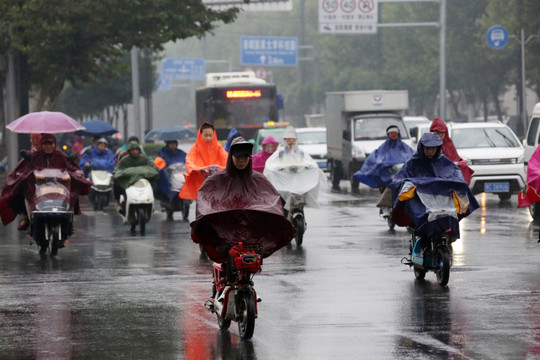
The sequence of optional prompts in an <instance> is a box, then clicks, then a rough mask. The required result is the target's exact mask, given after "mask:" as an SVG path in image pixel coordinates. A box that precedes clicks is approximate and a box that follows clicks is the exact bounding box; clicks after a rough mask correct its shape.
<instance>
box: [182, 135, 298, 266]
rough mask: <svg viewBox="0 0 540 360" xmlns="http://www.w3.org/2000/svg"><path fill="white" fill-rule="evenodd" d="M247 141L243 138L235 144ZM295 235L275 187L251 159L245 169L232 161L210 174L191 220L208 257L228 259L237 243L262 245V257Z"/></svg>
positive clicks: (200, 192)
mask: <svg viewBox="0 0 540 360" xmlns="http://www.w3.org/2000/svg"><path fill="white" fill-rule="evenodd" d="M239 143H243V144H246V143H247V142H246V141H245V140H244V139H243V138H241V137H240V138H237V139H235V140H234V141H233V143H232V146H231V153H232V148H234V146H235V145H236V144H239ZM293 237H294V227H293V225H292V223H291V222H290V221H289V220H287V218H285V216H284V215H283V207H282V205H281V199H280V197H279V194H278V192H277V191H276V189H275V188H274V187H273V186H272V184H270V182H269V181H268V180H267V179H266V178H265V177H264V175H262V174H259V173H258V172H252V169H251V161H250V162H249V164H248V166H247V168H246V169H244V170H238V169H237V168H236V167H235V166H234V164H233V163H232V154H231V155H229V158H228V160H227V167H226V169H225V170H223V171H220V172H218V173H216V174H214V175H211V176H210V177H208V178H207V179H206V180H205V182H204V184H203V185H202V186H201V188H200V190H199V194H198V199H197V208H196V218H195V221H193V222H192V223H191V238H192V239H193V241H194V242H196V243H200V244H202V245H203V246H204V248H205V250H206V252H207V254H208V257H209V258H210V259H211V260H213V261H215V262H225V261H226V260H227V253H228V251H229V249H230V248H231V247H232V246H233V245H235V244H236V243H238V242H243V243H244V244H245V245H256V246H260V247H262V251H261V252H262V255H263V257H267V256H269V255H271V254H272V253H273V252H275V251H276V250H278V249H280V248H281V247H283V246H285V245H287V244H288V243H289V242H290V241H291V239H292V238H293Z"/></svg>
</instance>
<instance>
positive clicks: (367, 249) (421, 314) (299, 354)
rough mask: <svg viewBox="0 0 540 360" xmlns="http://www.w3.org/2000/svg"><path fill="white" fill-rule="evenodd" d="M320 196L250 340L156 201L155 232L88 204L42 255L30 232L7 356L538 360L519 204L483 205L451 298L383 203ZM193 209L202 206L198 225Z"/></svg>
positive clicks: (18, 249) (539, 301)
mask: <svg viewBox="0 0 540 360" xmlns="http://www.w3.org/2000/svg"><path fill="white" fill-rule="evenodd" d="M342 188H343V190H344V191H343V192H342V193H339V194H336V193H331V192H330V191H329V189H323V191H322V193H321V195H320V197H319V202H320V205H321V207H320V209H306V219H307V223H308V226H307V232H306V234H305V238H304V245H303V246H302V247H301V248H298V247H297V246H296V245H295V244H294V242H293V244H292V245H291V246H289V247H286V248H283V249H282V250H280V251H278V252H276V253H275V254H274V255H273V256H271V257H269V258H267V259H265V261H264V265H263V270H262V272H261V273H260V274H257V275H256V276H255V278H254V282H255V288H256V290H257V294H258V296H259V297H261V298H262V302H260V303H259V304H258V312H259V316H258V318H257V320H256V323H255V324H256V325H255V334H254V336H253V339H252V340H250V341H242V340H240V339H239V337H238V329H237V326H236V323H234V322H233V323H232V325H231V328H230V330H229V331H220V330H219V328H218V325H217V321H216V317H215V315H214V314H212V313H211V312H209V311H208V310H206V309H205V307H204V306H203V305H204V301H205V300H206V299H208V298H209V297H210V296H211V287H212V278H211V267H212V264H211V262H209V261H208V260H206V259H204V258H201V256H200V252H199V247H198V245H197V244H195V243H193V242H192V241H191V238H190V235H189V234H190V227H189V224H188V223H187V222H183V221H182V220H181V216H180V214H178V213H177V214H175V221H174V222H167V221H166V220H165V214H164V213H162V212H161V211H160V209H159V205H157V210H156V212H155V213H154V217H153V218H152V220H151V222H150V224H149V225H148V228H147V233H146V236H144V237H142V236H139V235H137V236H130V232H129V228H128V227H127V226H124V225H122V223H121V220H120V217H119V216H118V215H117V214H116V213H115V212H114V211H113V207H112V205H109V206H108V207H107V208H106V209H105V211H93V210H91V207H90V206H89V204H88V202H87V199H82V207H83V209H82V210H83V215H82V216H80V217H78V218H77V219H76V225H75V231H76V233H75V235H74V236H73V237H72V238H71V239H70V242H69V244H68V245H67V246H66V247H65V248H63V249H60V251H59V254H58V256H57V257H56V258H50V257H49V256H46V257H40V255H39V254H38V249H37V247H36V246H35V245H30V239H29V238H28V237H26V236H24V233H23V232H19V231H17V230H16V226H17V224H16V223H17V222H16V221H15V222H14V223H12V224H10V225H9V226H7V227H4V228H3V229H4V230H3V234H2V236H1V238H2V242H1V244H0V269H1V274H0V287H1V295H0V359H113V358H114V359H265V360H267V359H310V360H311V359H482V360H484V359H538V358H540V263H539V261H538V259H539V258H540V245H539V244H538V243H537V240H538V226H537V225H535V224H533V223H532V222H531V219H532V218H531V217H530V215H529V212H528V209H518V208H517V199H516V196H513V198H512V199H511V200H510V201H507V202H500V201H499V199H498V197H497V196H495V195H485V194H480V195H478V196H477V199H478V202H479V204H480V205H481V208H479V209H478V210H476V211H475V212H474V213H473V214H472V215H471V216H470V217H469V218H467V219H465V220H463V221H462V222H461V239H460V240H458V241H457V242H455V243H454V246H453V248H454V264H453V267H452V270H451V272H450V281H449V284H448V287H446V288H441V287H440V286H439V285H438V284H437V281H436V277H435V274H434V273H431V272H430V273H428V274H427V275H426V279H425V281H418V280H415V278H414V274H413V271H412V269H410V268H409V267H408V266H406V265H402V264H401V263H400V261H401V259H402V258H403V257H405V256H408V249H409V246H408V239H409V236H410V235H409V234H408V233H407V231H406V230H405V229H404V228H396V229H395V231H390V230H389V229H388V227H387V225H386V223H385V222H384V220H383V219H382V218H380V217H379V215H378V210H377V209H376V208H375V203H376V201H377V199H378V192H377V191H374V190H370V189H368V188H367V187H361V194H360V196H352V195H351V194H349V193H348V192H346V190H345V189H346V188H347V187H346V182H342ZM194 213H195V206H194V204H193V205H192V207H191V213H190V218H191V219H193V217H194Z"/></svg>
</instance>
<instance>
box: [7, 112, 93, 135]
mask: <svg viewBox="0 0 540 360" xmlns="http://www.w3.org/2000/svg"><path fill="white" fill-rule="evenodd" d="M6 128H8V129H9V130H11V131H13V132H15V133H23V134H41V133H49V134H58V133H68V132H74V131H77V130H84V126H82V125H81V124H79V123H78V122H77V121H75V120H73V119H72V118H71V117H69V116H68V115H66V114H64V113H61V112H54V111H40V112H32V113H29V114H26V115H24V116H22V117H20V118H18V119H17V120H15V121H12V122H10V123H9V124H8V125H7V126H6Z"/></svg>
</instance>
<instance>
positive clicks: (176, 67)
mask: <svg viewBox="0 0 540 360" xmlns="http://www.w3.org/2000/svg"><path fill="white" fill-rule="evenodd" d="M205 74H206V68H205V61H204V59H199V58H165V59H163V60H162V68H161V76H162V77H163V78H164V79H166V80H169V81H172V80H204V78H205Z"/></svg>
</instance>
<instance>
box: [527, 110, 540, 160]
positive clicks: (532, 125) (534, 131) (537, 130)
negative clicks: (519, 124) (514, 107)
mask: <svg viewBox="0 0 540 360" xmlns="http://www.w3.org/2000/svg"><path fill="white" fill-rule="evenodd" d="M539 142H540V103H537V104H536V105H534V108H533V113H532V117H531V121H530V122H529V128H528V129H527V136H526V137H525V139H523V147H524V148H525V165H527V163H528V162H529V159H530V158H531V156H532V154H533V152H534V150H536V148H537V147H538V143H539Z"/></svg>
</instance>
